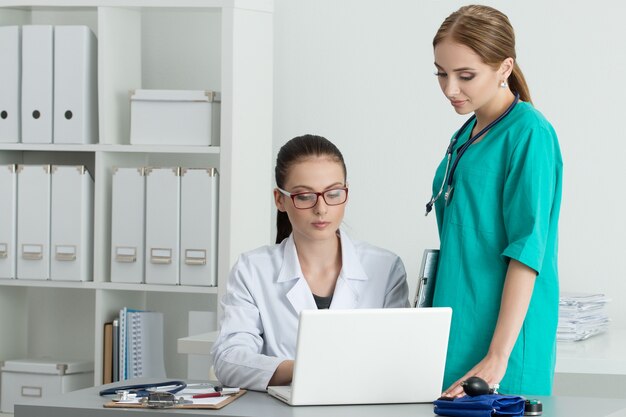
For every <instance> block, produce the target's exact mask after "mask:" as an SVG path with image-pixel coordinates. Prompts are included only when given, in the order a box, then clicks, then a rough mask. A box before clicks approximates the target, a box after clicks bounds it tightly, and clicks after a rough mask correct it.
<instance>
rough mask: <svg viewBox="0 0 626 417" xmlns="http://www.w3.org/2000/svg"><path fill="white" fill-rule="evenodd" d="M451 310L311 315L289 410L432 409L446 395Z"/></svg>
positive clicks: (284, 391)
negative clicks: (401, 406) (357, 406)
mask: <svg viewBox="0 0 626 417" xmlns="http://www.w3.org/2000/svg"><path fill="white" fill-rule="evenodd" d="M451 316H452V309H450V308H448V307H441V308H423V309H414V308H390V309H382V308H380V309H355V310H304V311H302V312H301V313H300V322H299V328H298V339H297V346H296V357H295V364H294V373H293V381H292V383H291V385H290V386H271V387H268V389H267V392H268V393H269V394H270V395H272V396H274V397H276V398H278V399H279V400H281V401H284V402H286V403H287V404H289V405H331V404H386V403H420V402H432V401H434V400H435V399H437V398H438V397H439V396H440V395H441V389H442V384H443V371H444V366H445V362H446V351H447V346H448V335H449V332H450V319H451Z"/></svg>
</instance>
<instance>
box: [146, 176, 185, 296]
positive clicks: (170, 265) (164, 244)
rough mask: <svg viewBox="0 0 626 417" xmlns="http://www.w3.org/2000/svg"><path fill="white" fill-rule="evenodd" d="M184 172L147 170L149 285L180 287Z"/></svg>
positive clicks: (147, 258)
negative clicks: (181, 178) (180, 223)
mask: <svg viewBox="0 0 626 417" xmlns="http://www.w3.org/2000/svg"><path fill="white" fill-rule="evenodd" d="M179 219H180V169H179V168H146V284H170V285H176V284H178V283H179V269H178V267H179V264H178V262H179V260H178V259H179V244H180V241H179V239H180V231H179Z"/></svg>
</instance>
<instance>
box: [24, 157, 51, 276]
mask: <svg viewBox="0 0 626 417" xmlns="http://www.w3.org/2000/svg"><path fill="white" fill-rule="evenodd" d="M49 255H50V165H18V166H17V278H19V279H44V280H45V279H49V277H50V256H49Z"/></svg>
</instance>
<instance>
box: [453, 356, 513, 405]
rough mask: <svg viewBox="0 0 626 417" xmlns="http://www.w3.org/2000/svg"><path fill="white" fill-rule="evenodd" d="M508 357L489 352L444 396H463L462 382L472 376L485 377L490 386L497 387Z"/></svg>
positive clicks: (502, 376) (504, 370)
mask: <svg viewBox="0 0 626 417" xmlns="http://www.w3.org/2000/svg"><path fill="white" fill-rule="evenodd" d="M507 363H508V358H504V357H498V356H496V355H491V354H488V355H487V356H486V357H485V358H484V359H483V360H482V361H480V362H478V364H477V365H476V366H474V367H473V368H472V369H470V371H469V372H468V373H466V374H465V375H463V377H462V378H460V379H458V380H457V381H456V382H455V383H454V384H452V385H451V386H450V387H449V388H448V389H447V390H445V391H444V392H443V394H442V397H462V396H463V395H465V393H464V392H463V387H462V386H461V382H463V381H465V380H466V379H467V378H469V377H471V376H477V377H479V378H482V379H484V380H485V381H486V382H487V384H488V385H489V386H490V387H494V386H496V387H497V384H499V383H500V381H501V380H502V378H504V374H505V372H506V367H507Z"/></svg>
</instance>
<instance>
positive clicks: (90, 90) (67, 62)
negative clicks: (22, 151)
mask: <svg viewBox="0 0 626 417" xmlns="http://www.w3.org/2000/svg"><path fill="white" fill-rule="evenodd" d="M97 45H98V44H97V41H96V36H95V35H94V34H93V32H92V31H91V29H89V28H88V27H87V26H55V28H54V143H74V144H81V143H96V142H98V90H97V82H98V77H97V65H98V64H97V60H96V58H97Z"/></svg>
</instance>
